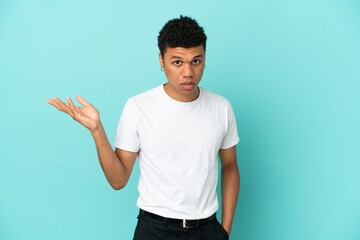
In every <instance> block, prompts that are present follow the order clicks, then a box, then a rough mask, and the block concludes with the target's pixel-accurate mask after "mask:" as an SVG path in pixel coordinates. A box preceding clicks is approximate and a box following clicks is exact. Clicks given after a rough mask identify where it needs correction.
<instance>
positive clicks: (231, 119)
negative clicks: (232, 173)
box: [220, 101, 240, 149]
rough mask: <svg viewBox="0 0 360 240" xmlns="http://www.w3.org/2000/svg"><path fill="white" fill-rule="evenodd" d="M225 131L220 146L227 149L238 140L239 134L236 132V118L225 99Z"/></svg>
mask: <svg viewBox="0 0 360 240" xmlns="http://www.w3.org/2000/svg"><path fill="white" fill-rule="evenodd" d="M226 124H227V131H226V134H225V136H224V138H223V141H222V143H221V146H220V148H221V149H227V148H230V147H232V146H234V145H236V144H237V143H238V142H239V140H240V139H239V135H238V132H237V126H236V119H235V114H234V111H233V109H232V107H231V104H230V102H229V101H227V123H226Z"/></svg>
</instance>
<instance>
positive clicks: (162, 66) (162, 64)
mask: <svg viewBox="0 0 360 240" xmlns="http://www.w3.org/2000/svg"><path fill="white" fill-rule="evenodd" d="M159 61H160V66H161V68H164V62H163V59H162V56H161V52H159Z"/></svg>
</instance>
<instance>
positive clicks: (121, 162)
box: [46, 45, 240, 234]
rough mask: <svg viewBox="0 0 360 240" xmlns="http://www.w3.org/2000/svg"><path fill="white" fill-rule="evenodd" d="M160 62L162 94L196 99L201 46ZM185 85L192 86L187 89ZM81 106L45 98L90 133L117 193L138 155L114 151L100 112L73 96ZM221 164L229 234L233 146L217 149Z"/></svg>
mask: <svg viewBox="0 0 360 240" xmlns="http://www.w3.org/2000/svg"><path fill="white" fill-rule="evenodd" d="M159 61H160V65H161V67H162V68H163V69H164V72H165V75H166V78H167V80H168V82H167V83H166V84H164V90H165V92H166V93H167V94H168V95H169V96H170V97H171V98H173V99H175V100H177V101H181V102H190V101H194V100H195V99H197V98H198V96H199V92H200V91H199V88H198V84H199V83H200V81H201V78H202V75H203V72H204V66H205V51H204V47H203V46H202V45H200V46H197V47H192V48H181V47H175V48H169V47H168V48H167V49H166V52H165V54H164V58H162V56H161V54H160V53H159ZM185 83H192V84H193V85H192V87H191V88H190V89H186V88H185V87H184V84H185ZM76 99H77V100H78V102H79V103H80V104H81V105H83V107H78V106H75V105H74V104H73V102H72V100H71V98H70V97H67V101H68V103H66V102H62V101H61V100H60V99H59V98H57V97H54V99H53V100H52V99H47V100H46V102H47V103H49V104H51V105H53V106H54V107H55V108H57V109H58V110H59V111H62V112H64V113H66V114H68V115H70V116H71V117H72V118H73V119H74V120H75V121H77V122H79V123H80V124H82V125H83V126H84V127H86V128H87V129H89V130H90V132H91V135H92V136H93V138H94V141H95V145H96V151H97V155H98V159H99V163H100V166H101V168H102V170H103V172H104V174H105V177H106V179H107V181H108V182H109V184H110V185H111V186H112V187H113V188H114V189H115V190H119V189H122V188H123V187H125V186H126V184H127V182H128V180H129V178H130V175H131V172H132V169H133V167H134V164H135V160H136V157H137V155H138V152H129V151H125V150H121V149H118V148H116V149H115V151H114V150H113V148H112V146H111V144H110V142H109V140H108V138H107V136H106V133H105V130H104V127H103V125H102V123H101V120H100V113H99V111H98V110H97V109H96V108H95V107H94V106H93V105H91V104H90V103H89V102H87V101H86V100H85V99H84V98H83V97H81V96H80V95H77V96H76ZM219 157H220V162H221V197H222V216H221V224H222V226H223V227H224V229H225V230H226V232H227V233H228V234H230V232H231V226H232V222H233V219H234V213H235V208H236V203H237V199H238V194H239V187H240V175H239V169H238V166H237V159H236V146H233V147H231V148H228V149H220V150H219Z"/></svg>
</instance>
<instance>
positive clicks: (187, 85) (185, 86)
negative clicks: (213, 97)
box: [181, 83, 194, 89]
mask: <svg viewBox="0 0 360 240" xmlns="http://www.w3.org/2000/svg"><path fill="white" fill-rule="evenodd" d="M181 86H183V88H185V89H191V88H192V87H193V86H194V83H182V84H181Z"/></svg>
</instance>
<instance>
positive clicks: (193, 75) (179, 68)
mask: <svg viewBox="0 0 360 240" xmlns="http://www.w3.org/2000/svg"><path fill="white" fill-rule="evenodd" d="M159 60H160V65H161V67H162V68H164V72H165V75H166V78H167V80H168V82H167V83H166V84H165V86H164V89H165V91H166V93H167V94H168V95H169V96H170V97H171V98H173V99H175V100H177V101H181V102H190V101H193V100H195V99H196V98H197V97H198V96H199V89H198V84H199V82H200V80H201V78H202V75H203V72H204V64H205V51H204V47H203V45H200V46H197V47H192V48H183V47H175V48H170V47H167V48H166V52H165V54H164V59H162V56H161V53H159Z"/></svg>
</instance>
